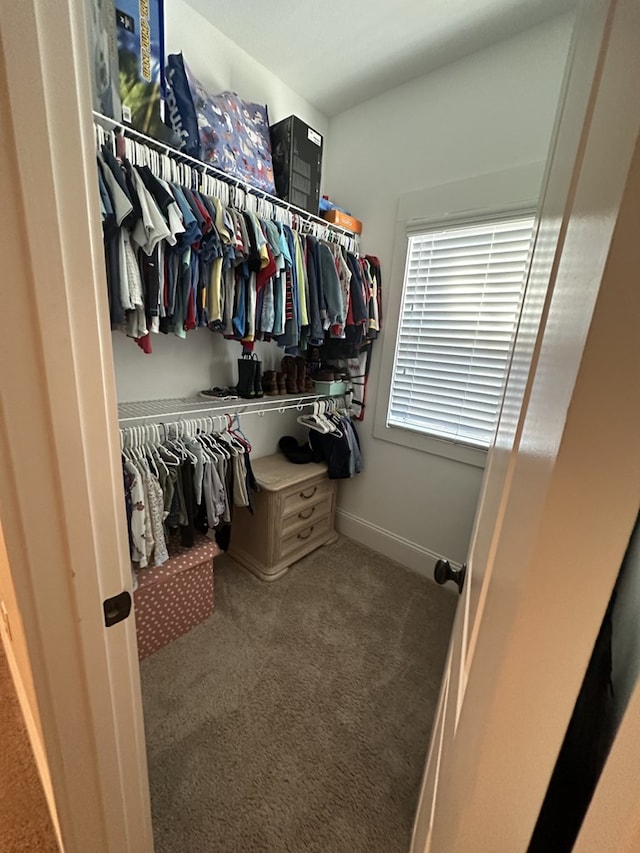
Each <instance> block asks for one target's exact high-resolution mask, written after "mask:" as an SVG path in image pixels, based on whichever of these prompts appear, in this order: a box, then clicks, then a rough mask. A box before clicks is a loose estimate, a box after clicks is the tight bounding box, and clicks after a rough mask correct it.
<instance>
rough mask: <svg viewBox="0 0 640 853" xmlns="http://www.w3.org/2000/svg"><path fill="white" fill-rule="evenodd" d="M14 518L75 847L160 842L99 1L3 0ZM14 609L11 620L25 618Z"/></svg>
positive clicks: (48, 738) (46, 743)
mask: <svg viewBox="0 0 640 853" xmlns="http://www.w3.org/2000/svg"><path fill="white" fill-rule="evenodd" d="M0 20H1V21H2V25H1V27H0V198H2V204H1V205H0V233H1V234H2V272H1V273H0V282H1V285H0V290H1V292H2V305H3V329H2V334H1V335H0V471H1V472H2V473H1V476H0V526H1V527H2V529H3V531H4V534H5V538H6V549H7V555H8V560H9V564H10V566H11V575H12V579H13V586H14V587H15V598H16V600H17V603H18V607H19V612H20V617H21V623H22V625H23V628H24V638H25V642H26V649H25V652H26V657H27V659H28V661H29V664H30V670H31V672H32V675H33V686H34V693H35V698H36V702H37V711H38V717H39V721H40V723H41V737H42V741H43V743H42V744H36V747H37V749H36V754H37V755H39V756H41V755H45V756H46V764H47V765H48V766H47V767H46V770H48V774H47V773H46V772H45V774H44V775H45V777H46V776H47V775H48V776H49V777H50V780H51V788H52V790H53V798H54V800H55V812H56V813H57V822H58V825H59V827H60V833H61V837H62V841H63V843H64V849H65V851H66V853H150V851H152V849H153V841H152V833H151V817H150V807H149V792H148V779H147V769H146V756H145V744H144V730H143V722H142V703H141V698H140V683H139V682H140V677H139V668H138V661H137V653H136V637H135V626H134V624H133V617H130V618H128V619H126V620H125V621H122V622H119V623H118V624H115V625H113V626H112V627H109V628H107V627H106V625H105V614H104V612H103V601H104V600H105V599H107V598H111V597H113V596H115V595H117V594H118V593H120V592H122V591H123V590H124V591H129V592H130V590H131V570H130V565H129V559H128V554H127V544H126V543H127V534H126V520H125V516H124V508H123V501H122V472H121V470H119V464H120V463H119V442H118V430H117V427H118V422H117V409H116V396H115V386H114V372H113V364H112V354H111V340H110V332H109V323H108V310H107V305H106V288H105V272H104V257H103V251H102V246H101V243H102V239H101V228H100V222H99V204H98V198H97V187H96V177H95V176H96V173H95V149H94V144H93V139H92V135H93V134H92V129H91V96H90V83H89V74H88V59H87V50H86V38H85V31H84V2H83V0H58V2H55V3H54V2H51V0H21V1H20V2H19V3H15V2H12V0H0ZM9 616H10V618H11V614H10V615H9Z"/></svg>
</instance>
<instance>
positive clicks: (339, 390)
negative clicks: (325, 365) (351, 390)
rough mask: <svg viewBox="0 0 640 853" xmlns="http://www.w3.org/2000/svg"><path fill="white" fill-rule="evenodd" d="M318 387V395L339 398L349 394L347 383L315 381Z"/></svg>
mask: <svg viewBox="0 0 640 853" xmlns="http://www.w3.org/2000/svg"><path fill="white" fill-rule="evenodd" d="M314 385H315V386H316V394H323V395H325V396H327V397H339V396H340V395H341V394H346V393H347V383H346V382H321V381H318V380H314Z"/></svg>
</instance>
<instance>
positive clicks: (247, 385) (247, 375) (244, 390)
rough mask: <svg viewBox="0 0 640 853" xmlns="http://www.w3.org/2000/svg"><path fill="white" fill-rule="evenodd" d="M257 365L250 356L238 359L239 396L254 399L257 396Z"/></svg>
mask: <svg viewBox="0 0 640 853" xmlns="http://www.w3.org/2000/svg"><path fill="white" fill-rule="evenodd" d="M256 364H257V362H256V361H255V359H253V358H251V356H250V355H249V354H247V355H243V356H242V358H239V359H238V386H237V392H238V396H240V397H245V398H246V399H253V398H254V397H255V396H256V390H255V381H256Z"/></svg>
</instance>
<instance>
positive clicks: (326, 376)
mask: <svg viewBox="0 0 640 853" xmlns="http://www.w3.org/2000/svg"><path fill="white" fill-rule="evenodd" d="M311 378H312V379H315V381H316V382H333V381H334V379H335V373H334V372H333V370H316V371H315V373H313V375H312V377H311Z"/></svg>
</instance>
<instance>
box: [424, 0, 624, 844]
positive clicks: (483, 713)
mask: <svg viewBox="0 0 640 853" xmlns="http://www.w3.org/2000/svg"><path fill="white" fill-rule="evenodd" d="M581 12H582V15H581V21H580V24H581V26H580V27H579V29H578V36H577V42H576V45H575V48H576V53H575V54H574V57H573V64H572V67H571V75H570V78H569V80H568V88H567V92H568V97H567V99H566V101H565V104H564V114H563V117H562V120H561V121H560V123H559V125H558V135H557V137H556V142H555V145H554V147H553V148H552V156H551V161H550V171H549V179H548V181H547V190H548V191H547V194H546V196H545V200H544V202H543V208H542V219H541V231H543V229H544V228H545V225H546V224H547V223H550V224H551V225H552V226H553V224H554V220H555V221H556V225H557V224H560V228H559V229H558V228H556V238H555V240H554V241H553V242H551V243H549V242H547V241H544V240H543V241H542V242H541V241H540V239H538V242H537V244H536V250H535V251H534V257H533V263H532V270H533V269H535V268H536V264H537V260H538V259H537V257H536V253H537V254H538V255H540V254H542V255H543V257H542V263H541V264H540V265H541V266H543V265H544V262H545V261H546V263H547V265H548V269H549V279H550V287H549V291H548V296H547V298H546V304H545V305H544V308H543V310H542V314H541V316H542V319H543V325H542V328H541V332H540V337H539V342H538V343H537V344H536V347H535V350H534V353H535V361H534V368H535V369H534V370H533V371H532V372H531V374H530V376H529V378H528V380H527V383H526V386H525V393H524V395H523V397H522V400H523V402H524V408H523V409H522V411H521V412H520V413H519V415H517V417H516V425H515V426H516V429H515V431H514V433H513V435H512V438H513V442H512V444H509V442H506V444H505V446H504V447H499V448H498V451H499V453H501V454H504V455H505V464H504V469H505V470H504V472H503V474H502V475H501V476H500V477H499V478H498V479H499V487H500V489H499V490H500V494H499V498H500V500H499V502H498V503H499V511H498V512H497V513H496V515H495V517H494V518H492V520H491V523H490V524H489V525H488V527H489V531H488V540H489V541H488V542H487V543H486V545H485V546H484V547H483V551H484V553H483V558H484V559H486V563H487V567H486V572H487V573H488V576H487V577H486V578H484V579H483V580H484V581H485V582H484V583H483V587H484V589H483V594H484V598H483V599H482V598H481V599H480V607H481V608H483V611H482V610H481V611H480V617H481V621H479V622H477V625H476V628H475V630H474V637H473V640H472V645H471V646H470V653H471V654H474V657H473V665H472V666H471V669H470V671H469V674H468V681H467V682H466V692H465V694H464V696H463V698H462V702H461V703H460V707H456V706H457V704H458V703H457V696H456V690H455V685H456V684H458V683H460V679H459V678H458V675H459V673H458V671H457V670H456V669H455V657H456V655H455V653H454V655H452V656H451V658H450V659H449V665H451V663H452V661H453V670H452V672H451V673H449V687H448V696H447V701H443V702H442V704H441V712H440V713H441V716H443V717H444V720H442V719H440V718H437V720H436V727H435V728H436V731H437V732H440V731H443V732H444V736H443V737H442V738H441V739H439V740H438V742H437V743H436V742H432V746H431V751H430V755H429V758H428V761H427V767H426V773H425V778H424V782H423V790H422V794H421V800H420V804H419V808H418V813H417V818H416V823H415V828H414V838H413V844H412V851H413V853H423V851H426V850H430V849H432V850H434V851H440V850H455V851H457V853H466V851H475V850H485V849H486V850H496V851H498V850H505V851H506V850H508V851H510V852H511V851H520V850H525V849H526V848H527V845H528V842H529V839H530V837H531V832H532V829H533V826H534V825H535V821H536V818H537V815H538V812H539V809H540V806H541V803H542V800H543V798H544V795H545V792H546V789H547V785H548V782H549V779H550V777H551V773H552V772H553V767H554V764H555V759H556V756H557V754H558V752H559V749H560V745H561V743H562V740H563V737H564V733H565V731H566V728H567V725H568V722H569V719H570V716H571V713H572V711H573V707H574V705H575V700H576V697H577V694H578V691H579V688H580V685H581V682H582V678H583V675H584V672H585V670H586V667H587V664H588V661H589V658H590V655H591V651H592V649H593V645H594V642H595V639H596V636H597V634H598V631H599V628H600V624H601V621H602V618H603V615H604V612H605V609H606V607H607V604H608V601H609V598H610V595H611V591H612V589H613V586H614V583H615V580H616V578H617V575H618V572H619V569H620V565H621V561H622V557H623V556H624V553H625V550H626V547H627V544H628V541H629V536H630V533H631V530H632V529H633V524H634V522H635V518H636V515H637V510H638V502H639V500H640V453H639V446H638V441H637V424H638V423H639V422H640V398H639V397H638V395H637V393H634V391H635V389H636V387H637V353H636V349H637V344H636V341H637V329H636V328H635V327H636V325H637V317H638V316H640V294H639V292H638V289H637V288H635V285H634V286H632V285H631V284H630V282H629V270H633V269H636V268H637V267H638V266H639V265H640V249H639V248H638V241H637V231H638V222H639V221H640V151H639V149H638V139H639V133H640V104H639V103H638V101H637V87H638V83H639V82H640V56H639V55H638V50H637V33H638V32H640V8H639V7H638V5H637V3H633V2H627V0H619V2H616V0H611V2H601V0H587V2H585V3H583V5H582V9H581ZM585 45H590V49H591V50H593V51H594V53H593V55H591V54H590V53H589V52H585V51H584V50H582V48H584V46H585ZM571 77H573V79H571ZM581 81H582V84H584V83H585V82H586V83H588V92H587V95H588V97H587V98H586V99H585V98H583V97H578V99H577V101H576V95H578V96H580V92H579V91H578V90H579V89H580V84H581ZM576 86H577V89H576ZM578 107H580V108H579V109H578ZM575 128H577V129H578V130H579V133H578V135H577V137H576V138H574V139H573V140H572V138H571V137H572V136H573V135H574V129H575ZM558 165H560V166H561V168H560V169H557V168H556V166H558ZM563 174H565V175H566V177H567V178H568V180H566V181H564V179H563ZM554 175H555V180H556V181H557V180H558V179H560V180H561V181H563V182H564V184H565V193H564V198H557V197H556V198H555V199H554V189H555V186H554V184H553V183H552V182H551V181H552V180H553V179H554ZM545 254H546V255H547V257H546V258H545V257H544V255H545ZM634 356H635V357H634ZM516 378H517V377H516ZM507 394H508V395H509V388H508V389H507ZM506 403H507V404H508V403H509V400H507V401H506ZM613 413H615V416H614V417H612V414H613ZM503 417H504V412H503ZM501 426H502V424H501ZM492 476H495V470H492V465H491V464H490V465H488V467H487V473H486V475H485V478H486V479H485V486H484V488H483V494H486V490H487V488H489V486H492V485H493V484H492V483H491V482H490V480H491V478H492ZM482 509H483V506H482V502H481V506H480V509H479V515H478V522H477V525H476V531H475V533H474V540H477V535H478V532H479V528H480V526H481V525H482V523H483V520H482V518H481V515H480V513H482ZM475 545H476V546H477V541H476V542H475ZM471 557H472V558H473V554H472V555H471ZM460 610H462V602H461V607H460ZM459 617H460V614H457V617H456V625H457V626H459V625H460V624H461V622H462V619H461V618H459ZM455 630H456V629H455V628H454V637H453V639H452V649H455V644H456V643H458V641H459V638H457V637H456V636H455ZM458 644H459V643H458ZM463 662H464V661H463ZM452 687H453V689H452ZM452 697H453V702H452ZM452 704H453V706H454V707H450V706H451V705H452ZM448 732H449V733H450V736H448V734H447V733H448ZM612 772H613V771H612ZM434 802H435V809H434V810H433V814H432V815H427V814H425V812H427V811H430V810H431V806H432V804H433V803H434ZM584 849H585V850H586V849H587V848H586V847H585V848H584ZM593 849H595V848H593Z"/></svg>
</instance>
